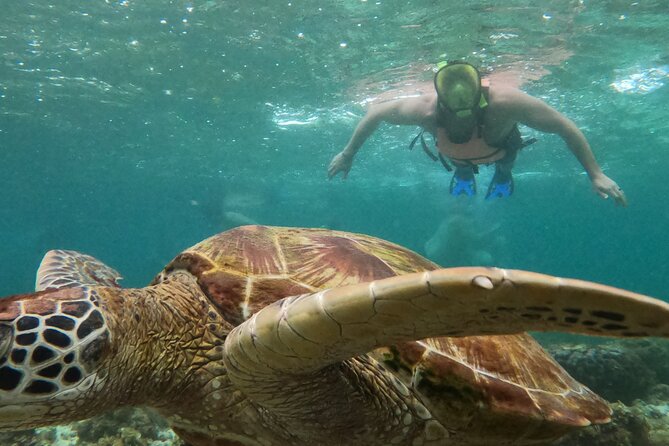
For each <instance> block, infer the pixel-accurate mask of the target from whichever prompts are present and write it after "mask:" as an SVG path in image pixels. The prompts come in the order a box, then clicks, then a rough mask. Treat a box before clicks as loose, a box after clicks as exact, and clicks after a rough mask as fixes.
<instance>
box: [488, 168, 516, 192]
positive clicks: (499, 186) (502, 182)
mask: <svg viewBox="0 0 669 446" xmlns="http://www.w3.org/2000/svg"><path fill="white" fill-rule="evenodd" d="M511 194H513V176H512V175H511V172H508V173H502V172H500V170H499V169H495V175H494V176H493V177H492V180H491V181H490V185H489V186H488V192H487V193H486V194H485V199H486V200H488V199H490V198H504V197H510V196H511Z"/></svg>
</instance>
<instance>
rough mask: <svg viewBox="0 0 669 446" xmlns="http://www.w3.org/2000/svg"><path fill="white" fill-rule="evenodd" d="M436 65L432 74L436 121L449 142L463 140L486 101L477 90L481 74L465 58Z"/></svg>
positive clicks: (465, 138)
mask: <svg viewBox="0 0 669 446" xmlns="http://www.w3.org/2000/svg"><path fill="white" fill-rule="evenodd" d="M440 66H441V67H440V68H439V71H437V73H436V74H435V75H434V88H435V90H436V91H437V97H438V106H437V107H438V113H437V117H438V121H439V125H440V126H443V127H444V128H445V129H446V133H447V135H448V139H449V140H450V141H451V142H453V143H455V144H463V143H466V142H467V141H469V140H470V139H471V137H472V133H473V132H474V129H475V128H476V127H478V125H479V116H480V111H481V109H482V108H484V107H486V106H487V105H488V103H487V102H486V99H485V97H484V96H483V94H482V93H481V75H480V74H479V72H478V70H477V69H476V68H475V67H474V66H473V65H471V64H468V63H467V62H461V61H455V62H448V63H445V64H440Z"/></svg>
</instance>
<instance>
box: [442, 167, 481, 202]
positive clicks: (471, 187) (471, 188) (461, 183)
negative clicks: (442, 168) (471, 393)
mask: <svg viewBox="0 0 669 446" xmlns="http://www.w3.org/2000/svg"><path fill="white" fill-rule="evenodd" d="M449 192H450V193H451V195H453V196H455V197H457V196H459V195H462V194H465V195H467V196H468V197H472V196H474V195H476V179H475V177H474V172H473V171H472V169H470V168H458V169H456V170H455V173H454V174H453V177H452V178H451V186H450V188H449Z"/></svg>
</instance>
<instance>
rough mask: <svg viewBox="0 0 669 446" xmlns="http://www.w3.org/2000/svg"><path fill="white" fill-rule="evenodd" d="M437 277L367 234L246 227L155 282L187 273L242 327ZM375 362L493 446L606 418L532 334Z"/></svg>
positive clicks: (435, 342)
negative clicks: (414, 275) (315, 302)
mask: <svg viewBox="0 0 669 446" xmlns="http://www.w3.org/2000/svg"><path fill="white" fill-rule="evenodd" d="M436 268H438V265H436V264H434V263H432V262H430V261H429V260H427V259H425V258H423V257H421V256H419V255H418V254H416V253H414V252H412V251H410V250H408V249H406V248H403V247H401V246H399V245H396V244H393V243H390V242H388V241H385V240H381V239H378V238H374V237H370V236H366V235H361V234H351V233H345V232H339V231H332V230H328V229H301V228H280V227H265V226H243V227H239V228H235V229H232V230H229V231H227V232H223V233H221V234H218V235H215V236H213V237H211V238H208V239H206V240H204V241H202V242H200V243H198V244H197V245H195V246H193V247H192V248H190V249H188V250H186V251H184V252H183V253H181V254H179V255H178V256H177V257H176V258H175V259H174V260H173V261H172V262H170V263H169V264H168V265H167V266H166V267H165V269H164V271H163V272H161V273H160V275H159V276H157V277H156V279H154V283H156V282H159V281H161V280H162V279H163V278H164V277H165V276H167V275H169V274H170V273H172V272H173V271H175V270H187V271H189V272H190V273H191V274H193V275H194V276H195V277H196V278H197V280H198V283H199V285H200V287H201V288H202V290H203V291H204V293H205V294H206V295H207V296H208V297H209V299H211V301H212V302H213V303H214V304H215V305H216V306H217V307H218V309H219V310H220V312H221V314H222V315H223V316H224V317H225V319H226V320H227V321H228V322H230V323H231V324H232V325H238V324H240V323H242V322H243V321H244V320H246V319H247V318H248V317H249V316H250V315H252V314H253V313H255V312H256V311H258V310H259V309H261V308H263V307H264V306H265V305H267V304H269V303H271V302H274V301H276V300H278V299H281V298H283V297H286V296H291V295H297V294H304V293H310V292H314V291H318V290H321V289H325V288H333V287H339V286H342V285H348V284H354V283H359V282H367V281H371V280H374V279H382V278H386V277H390V276H394V275H398V274H405V273H411V272H417V271H425V270H432V269H436ZM370 355H371V356H372V357H373V358H375V359H376V360H378V361H379V363H380V364H383V365H384V366H385V367H387V368H388V370H390V371H391V372H392V373H395V374H396V375H397V376H398V377H399V378H400V379H401V380H402V381H404V382H405V383H406V384H407V385H408V386H411V387H413V389H414V390H415V391H416V392H417V393H419V394H420V395H421V399H423V400H424V402H426V406H428V409H430V410H431V411H432V412H433V414H435V415H437V416H438V418H440V419H442V420H449V421H448V423H449V424H448V425H447V426H446V427H447V428H448V429H449V430H451V431H452V432H458V431H462V430H466V431H468V432H472V431H473V432H477V431H480V432H485V438H487V439H490V438H491V437H494V436H495V432H497V431H499V438H500V439H501V438H504V439H508V438H509V432H510V431H517V432H518V435H519V436H523V437H524V438H525V439H527V436H528V435H530V436H532V437H533V438H536V439H537V440H540V439H541V438H542V437H545V438H553V437H555V436H556V435H558V434H561V433H563V432H564V431H565V430H568V428H569V427H570V426H583V425H588V424H590V423H603V422H607V421H608V420H609V418H610V409H609V406H608V404H607V403H606V402H604V401H603V400H602V399H600V398H599V397H598V396H597V395H595V394H594V393H592V392H591V391H590V390H589V389H587V388H586V387H584V386H583V385H582V384H580V383H578V382H577V381H575V380H574V379H573V378H571V377H570V376H569V375H568V374H567V372H566V371H565V370H564V369H562V367H560V366H559V365H558V364H557V363H556V362H555V361H554V360H553V359H552V358H551V357H550V356H549V355H548V354H547V353H546V352H545V351H544V350H543V349H542V348H541V347H540V346H539V344H538V343H537V342H536V341H535V340H534V339H533V338H532V337H530V336H529V335H527V334H518V335H508V336H499V335H497V336H476V337H466V338H454V337H448V338H445V337H443V338H432V339H426V340H422V341H415V342H407V343H403V344H399V345H393V346H388V347H386V348H381V349H378V350H376V351H374V352H370ZM521 425H522V427H521ZM468 440H470V441H471V442H472V443H471V444H476V439H475V438H472V437H469V438H468ZM462 444H470V443H469V442H467V443H462ZM496 444H506V443H496Z"/></svg>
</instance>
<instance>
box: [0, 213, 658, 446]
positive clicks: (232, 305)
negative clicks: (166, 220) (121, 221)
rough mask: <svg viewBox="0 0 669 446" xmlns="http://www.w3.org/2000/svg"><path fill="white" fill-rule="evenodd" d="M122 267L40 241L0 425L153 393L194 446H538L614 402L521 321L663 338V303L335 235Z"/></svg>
mask: <svg viewBox="0 0 669 446" xmlns="http://www.w3.org/2000/svg"><path fill="white" fill-rule="evenodd" d="M118 279H119V275H118V273H116V271H114V270H113V269H111V268H110V267H108V266H105V265H104V264H103V263H102V262H99V261H97V260H96V259H94V258H92V257H90V256H86V255H83V254H79V253H77V252H74V251H50V252H49V253H47V254H46V256H45V258H44V260H43V261H42V264H41V265H40V268H39V270H38V273H37V287H36V288H37V292H36V293H33V294H22V295H16V296H11V297H8V298H6V299H3V300H0V429H4V430H9V429H21V428H29V427H34V426H42V425H47V424H56V423H65V422H70V421H73V420H79V419H82V418H87V417H90V416H92V415H96V414H99V413H102V412H104V411H107V410H110V409H114V408H118V407H121V406H147V407H152V408H154V409H155V410H157V411H158V412H159V413H161V414H162V415H164V416H165V417H166V419H167V420H169V422H170V424H171V425H172V426H173V428H174V430H175V431H176V432H177V433H178V434H179V435H180V436H181V437H182V438H183V439H184V440H185V441H186V443H187V444H190V445H193V446H239V445H244V446H246V445H253V446H273V445H279V446H286V445H309V446H312V445H324V446H334V445H352V446H356V445H365V446H370V445H372V446H373V445H384V446H385V445H394V444H399V445H411V446H416V445H498V446H499V445H511V444H513V445H538V444H547V443H548V442H550V441H552V440H554V439H556V438H558V437H560V436H562V435H564V434H565V433H567V432H569V431H571V430H573V429H575V428H577V427H581V426H586V425H590V424H593V423H606V422H608V421H609V419H610V409H609V406H608V405H607V403H606V402H605V401H604V400H602V399H601V398H599V397H598V396H596V395H595V394H594V393H593V392H591V391H590V390H588V389H587V388H586V387H584V386H583V385H582V384H580V383H578V382H576V381H575V380H574V379H573V378H571V377H570V376H569V375H568V374H567V373H566V372H565V371H564V370H563V369H562V368H561V367H560V366H559V365H558V364H557V363H556V362H554V361H553V359H551V357H550V356H549V355H548V354H547V353H546V352H544V350H542V349H541V347H539V345H538V344H537V343H536V342H535V341H534V340H533V339H532V338H531V337H530V336H529V335H527V334H525V333H524V331H525V330H556V331H569V332H578V333H586V334H593V335H606V336H621V337H624V336H629V337H636V336H662V337H666V336H667V335H668V334H669V305H668V304H666V303H663V302H661V301H658V300H654V299H651V298H647V297H644V296H640V295H637V294H634V293H631V292H627V291H623V290H619V289H615V288H611V287H606V286H603V285H597V284H593V283H589V282H583V281H578V280H570V279H559V278H555V277H551V276H545V275H540V274H535V273H530V272H523V271H514V270H502V269H495V268H454V269H437V265H435V264H433V263H431V262H430V261H428V260H426V259H424V258H422V257H420V256H419V255H417V254H415V253H413V252H411V251H409V250H407V249H405V248H402V247H400V246H398V245H395V244H392V243H390V242H387V241H384V240H380V239H377V238H374V237H370V236H365V235H359V234H351V233H345V232H338V231H332V230H327V229H300V228H280V227H268V226H244V227H239V228H236V229H232V230H230V231H227V232H224V233H221V234H218V235H216V236H214V237H211V238H209V239H207V240H204V241H203V242H200V243H199V244H197V245H195V246H194V247H192V248H190V249H187V250H186V251H184V252H182V253H181V254H179V255H178V256H177V257H176V258H174V260H172V261H171V262H170V263H169V264H168V265H167V266H166V267H165V269H164V270H163V271H162V272H161V273H160V274H158V276H157V277H156V278H155V279H154V280H153V282H152V283H151V284H150V285H149V286H147V287H145V288H139V289H122V288H120V287H119V286H118Z"/></svg>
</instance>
